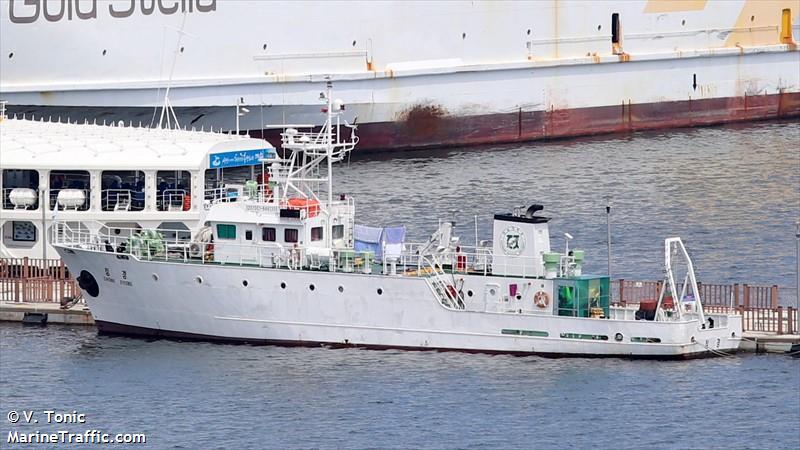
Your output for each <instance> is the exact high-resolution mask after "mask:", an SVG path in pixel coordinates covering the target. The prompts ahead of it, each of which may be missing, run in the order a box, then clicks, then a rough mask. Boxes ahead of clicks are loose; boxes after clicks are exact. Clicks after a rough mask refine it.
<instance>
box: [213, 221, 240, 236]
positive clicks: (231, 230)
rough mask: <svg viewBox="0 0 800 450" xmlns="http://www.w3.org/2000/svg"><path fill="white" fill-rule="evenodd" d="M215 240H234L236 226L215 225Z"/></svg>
mask: <svg viewBox="0 0 800 450" xmlns="http://www.w3.org/2000/svg"><path fill="white" fill-rule="evenodd" d="M217 238H219V239H236V225H229V224H224V223H220V224H217Z"/></svg>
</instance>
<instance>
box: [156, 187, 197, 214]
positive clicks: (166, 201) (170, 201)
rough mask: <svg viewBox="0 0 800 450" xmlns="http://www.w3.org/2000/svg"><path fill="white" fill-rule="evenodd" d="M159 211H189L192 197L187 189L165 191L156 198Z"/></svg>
mask: <svg viewBox="0 0 800 450" xmlns="http://www.w3.org/2000/svg"><path fill="white" fill-rule="evenodd" d="M156 204H157V205H158V210H159V211H188V210H189V209H191V197H190V194H189V193H188V192H187V191H186V189H164V190H163V191H162V192H161V193H160V194H158V195H157V196H156Z"/></svg>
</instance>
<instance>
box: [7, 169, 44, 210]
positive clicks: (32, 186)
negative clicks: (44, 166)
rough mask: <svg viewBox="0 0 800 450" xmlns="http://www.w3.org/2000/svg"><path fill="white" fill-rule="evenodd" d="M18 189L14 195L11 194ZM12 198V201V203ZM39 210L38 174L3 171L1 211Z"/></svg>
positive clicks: (23, 171) (21, 171)
mask: <svg viewBox="0 0 800 450" xmlns="http://www.w3.org/2000/svg"><path fill="white" fill-rule="evenodd" d="M14 189H19V190H18V191H17V192H16V193H15V194H14V195H11V192H13V191H14ZM12 198H13V201H12ZM37 208H39V172H37V171H35V170H16V169H4V170H3V209H37Z"/></svg>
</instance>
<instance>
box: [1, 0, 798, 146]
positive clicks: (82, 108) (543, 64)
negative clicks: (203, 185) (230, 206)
mask: <svg viewBox="0 0 800 450" xmlns="http://www.w3.org/2000/svg"><path fill="white" fill-rule="evenodd" d="M798 13H800V0H728V1H706V0H624V1H589V0H540V1H509V2H492V1H474V2H468V1H425V2H402V1H396V2H392V1H390V2H326V1H319V2H255V1H245V0H241V1H237V0H180V1H178V0H166V1H150V0H147V1H138V0H136V1H133V0H119V1H94V0H89V1H82V2H77V1H76V0H62V1H60V2H59V1H45V0H25V1H23V0H8V1H4V2H3V3H1V4H0V24H1V25H2V26H0V69H1V70H0V98H3V99H5V100H8V101H9V102H10V103H11V104H12V105H14V110H15V111H28V112H30V111H43V110H47V111H48V114H49V113H54V114H65V113H66V112H69V113H70V114H71V115H72V116H73V117H78V115H82V116H86V117H91V116H97V115H103V116H105V117H123V118H126V119H131V118H133V119H135V120H137V121H138V120H143V121H144V122H145V123H149V122H150V121H151V120H152V118H153V108H154V107H156V106H159V105H161V103H162V99H163V94H164V91H165V89H166V88H168V87H169V88H170V92H171V94H170V98H171V101H172V104H173V105H174V106H175V107H176V109H177V111H178V114H179V116H180V118H181V122H182V123H189V122H192V123H193V124H195V125H197V126H201V125H203V126H205V127H206V128H208V126H209V125H213V126H214V127H215V128H219V127H223V128H225V129H229V130H230V129H235V121H236V118H237V115H236V114H233V113H232V108H231V106H233V105H236V104H240V103H241V104H244V105H246V106H247V107H248V109H249V110H250V111H251V112H250V113H249V114H247V115H245V116H243V117H241V128H242V129H249V130H262V129H263V128H264V127H265V125H267V124H292V123H303V124H305V123H312V124H316V125H319V124H320V119H319V118H318V114H317V113H318V105H317V103H316V101H317V97H318V95H319V90H318V87H317V83H319V82H321V81H322V80H324V79H325V78H326V77H330V78H331V79H332V80H333V81H335V82H336V84H337V90H338V92H339V94H340V95H341V96H342V97H343V98H347V99H348V100H349V101H348V110H347V111H346V112H345V114H344V117H345V118H347V120H348V121H350V122H351V123H354V122H357V123H358V124H359V125H360V128H359V132H360V136H361V138H362V143H361V146H360V148H362V149H364V148H387V147H415V146H428V145H441V144H464V143H481V142H502V141H517V140H525V139H542V138H550V137H561V136H572V135H580V134H595V133H608V132H619V131H630V130H636V129H646V128H663V127H675V126H693V125H698V124H699V125H703V124H710V123H722V122H730V121H740V120H752V119H764V118H770V117H792V116H797V115H800V75H799V73H800V70H798V67H800V51H798V49H797V45H796V41H797V40H798V36H800V28H799V26H800V21H798ZM78 62H79V63H78ZM465 129H468V130H470V131H469V133H465V132H464V130H465ZM275 136H276V137H277V135H275Z"/></svg>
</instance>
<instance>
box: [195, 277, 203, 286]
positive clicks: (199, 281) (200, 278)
mask: <svg viewBox="0 0 800 450" xmlns="http://www.w3.org/2000/svg"><path fill="white" fill-rule="evenodd" d="M194 281H196V282H197V284H203V277H200V276H198V277H194Z"/></svg>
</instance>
